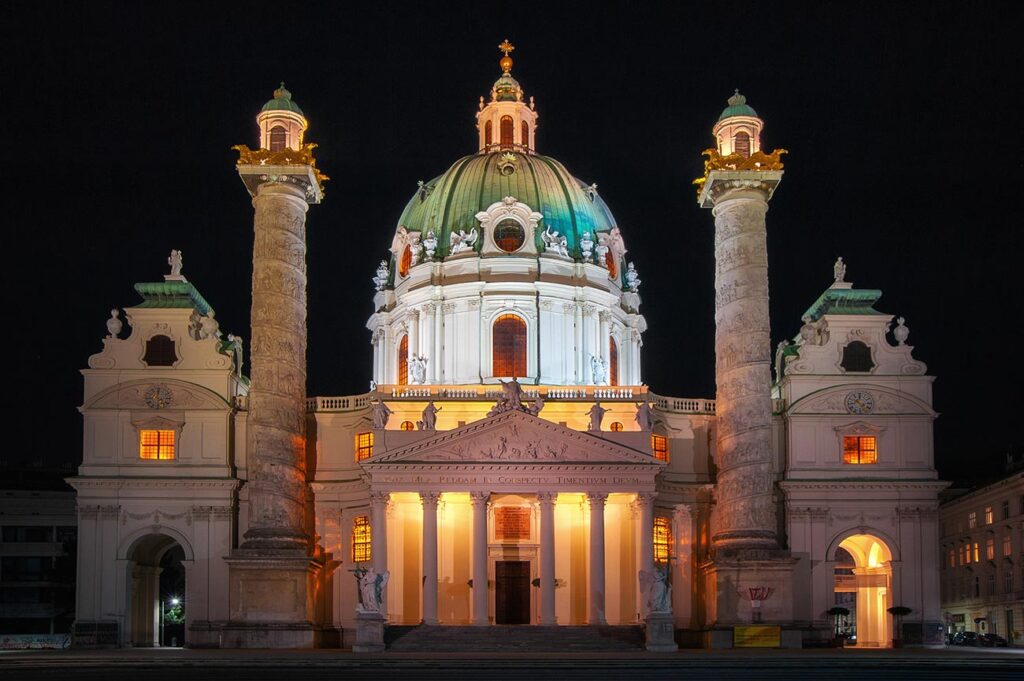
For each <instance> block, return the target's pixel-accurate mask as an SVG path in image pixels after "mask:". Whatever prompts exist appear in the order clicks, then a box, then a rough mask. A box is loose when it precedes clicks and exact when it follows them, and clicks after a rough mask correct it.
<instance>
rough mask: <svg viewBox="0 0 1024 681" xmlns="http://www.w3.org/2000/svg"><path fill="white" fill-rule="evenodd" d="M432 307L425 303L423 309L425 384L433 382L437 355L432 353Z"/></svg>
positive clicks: (433, 320) (430, 304)
mask: <svg viewBox="0 0 1024 681" xmlns="http://www.w3.org/2000/svg"><path fill="white" fill-rule="evenodd" d="M434 307H435V306H434V305H433V304H432V303H427V305H425V306H424V308H423V316H424V322H426V323H425V324H424V327H425V328H424V329H423V345H424V347H423V351H422V352H421V353H420V354H423V355H425V356H426V358H427V378H426V381H427V383H433V382H434V363H435V362H437V353H436V352H435V351H434V322H435V319H434Z"/></svg>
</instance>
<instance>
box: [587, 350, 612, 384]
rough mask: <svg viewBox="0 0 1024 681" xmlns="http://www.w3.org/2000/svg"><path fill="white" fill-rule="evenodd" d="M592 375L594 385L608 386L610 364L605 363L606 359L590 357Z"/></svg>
mask: <svg viewBox="0 0 1024 681" xmlns="http://www.w3.org/2000/svg"><path fill="white" fill-rule="evenodd" d="M590 375H591V378H592V379H593V381H594V385H608V364H607V363H606V362H605V361H604V357H600V356H598V355H591V356H590Z"/></svg>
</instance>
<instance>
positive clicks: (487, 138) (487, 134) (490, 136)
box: [484, 121, 494, 147]
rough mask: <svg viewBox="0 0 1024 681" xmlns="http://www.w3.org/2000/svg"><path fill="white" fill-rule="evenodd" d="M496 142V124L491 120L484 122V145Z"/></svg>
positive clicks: (487, 145)
mask: <svg viewBox="0 0 1024 681" xmlns="http://www.w3.org/2000/svg"><path fill="white" fill-rule="evenodd" d="M493 143H494V125H492V124H491V122H490V121H487V122H486V123H484V146H485V147H489V146H491V144H493Z"/></svg>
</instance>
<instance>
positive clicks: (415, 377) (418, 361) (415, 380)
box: [409, 356, 427, 385]
mask: <svg viewBox="0 0 1024 681" xmlns="http://www.w3.org/2000/svg"><path fill="white" fill-rule="evenodd" d="M409 377H410V378H411V379H412V380H411V381H410V383H412V384H413V385H423V384H424V383H426V382H427V358H426V357H423V356H416V357H412V358H410V359H409Z"/></svg>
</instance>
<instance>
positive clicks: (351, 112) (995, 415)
mask: <svg viewBox="0 0 1024 681" xmlns="http://www.w3.org/2000/svg"><path fill="white" fill-rule="evenodd" d="M1021 6H1022V5H1020V4H1019V3H1014V4H1010V3H971V2H961V3H956V4H955V5H954V3H934V2H930V3H920V4H914V3H904V2H901V3H878V4H875V3H870V2H868V3H864V2H861V3H842V4H837V3H811V2H806V3H797V4H787V3H780V2H759V3H753V4H746V3H741V2H731V3H711V2H708V3H689V2H687V3H683V2H677V3H665V6H664V7H655V6H653V5H652V6H650V7H648V6H647V4H646V3H638V2H632V3H623V4H622V5H618V6H616V8H611V9H608V8H605V7H603V6H602V5H599V4H597V3H592V2H591V3H583V4H579V5H572V4H570V3H544V4H538V5H530V4H527V3H482V2H481V3H474V4H472V5H467V6H466V8H464V9H459V8H458V7H457V6H456V5H455V4H454V3H416V4H415V6H411V5H410V6H405V4H403V5H402V6H397V5H396V6H393V7H390V8H389V7H383V6H379V3H363V4H356V3H348V2H335V3H329V4H325V6H322V7H321V6H314V5H306V4H303V3H298V2H295V3H286V4H282V3H275V4H273V5H267V6H265V7H261V6H260V4H259V3H254V2H248V3H243V4H237V5H234V4H228V3H201V4H194V5H192V4H187V3H150V2H141V1H140V2H125V3H121V4H119V5H116V6H104V5H102V4H101V3H94V2H66V3H51V4H44V3H38V2H33V3H5V4H4V7H3V8H2V9H0V23H2V25H4V26H5V28H6V30H5V39H4V43H3V45H2V47H0V50H2V52H3V63H4V64H5V65H6V68H5V69H4V71H5V72H6V73H5V75H4V77H3V81H0V92H2V93H3V94H2V98H3V99H2V101H3V106H2V107H0V108H2V111H3V113H2V114H0V115H2V116H3V118H4V124H3V127H4V133H5V134H4V136H3V137H4V144H3V154H4V162H3V164H2V168H3V170H2V172H3V185H2V186H3V192H4V196H5V201H4V210H3V213H4V220H3V224H4V234H5V237H6V248H5V251H6V253H5V257H4V260H3V261H4V270H5V271H4V286H3V288H4V294H5V297H6V299H7V304H6V306H5V308H6V330H5V333H4V335H5V341H4V349H5V352H4V359H5V362H6V364H7V365H8V368H6V369H5V371H4V376H5V379H6V386H5V388H6V390H5V392H6V400H5V401H6V402H7V404H8V410H7V411H6V412H5V413H6V417H7V427H8V429H9V431H13V433H14V436H13V437H11V435H10V434H8V435H5V437H4V441H5V443H8V444H7V445H6V446H5V448H4V450H3V451H2V453H0V456H2V457H3V460H5V461H8V462H10V461H19V460H26V461H30V460H31V461H43V462H70V461H78V460H79V458H80V456H81V417H80V416H79V414H78V413H77V411H76V409H75V407H76V406H78V405H79V404H81V397H82V394H81V388H82V379H81V376H80V375H79V373H78V371H79V369H81V368H83V367H85V366H86V360H87V358H88V356H89V355H90V354H92V353H94V352H97V351H99V350H100V348H101V338H102V337H103V336H104V335H105V333H106V331H105V326H104V322H105V320H106V319H107V317H108V316H109V310H110V308H111V307H127V306H131V305H134V304H136V303H137V302H138V301H139V299H138V297H137V295H136V294H135V292H134V291H133V289H132V284H133V283H134V282H139V281H158V280H161V275H163V274H164V273H165V272H166V270H167V268H166V264H165V263H166V258H167V254H168V252H169V251H170V250H171V249H172V248H178V249H181V250H182V251H183V252H184V258H185V267H184V274H185V275H186V276H187V277H188V278H189V280H190V281H191V282H192V283H194V284H195V285H196V286H197V287H198V288H199V290H200V291H201V292H202V294H203V295H204V296H205V297H206V299H207V300H208V301H210V303H211V305H213V307H214V308H215V309H216V311H217V318H218V320H220V322H221V330H222V331H224V332H225V333H229V332H234V333H239V334H241V335H242V336H243V337H244V338H245V339H246V340H247V341H248V340H249V338H250V337H251V335H250V333H249V328H248V316H249V304H250V297H249V286H250V281H249V279H250V274H251V260H250V258H251V245H252V208H251V206H250V203H249V197H248V195H247V194H246V191H245V189H244V188H243V186H242V183H241V182H240V180H239V179H238V176H237V173H236V172H235V169H234V164H235V159H236V158H237V155H236V153H235V152H233V151H232V150H231V146H232V145H233V144H239V143H245V144H249V145H250V146H256V143H257V130H256V127H255V121H254V117H255V115H256V113H257V112H258V111H259V108H260V106H261V105H262V104H263V103H264V102H265V101H266V100H268V99H269V98H270V97H271V94H272V91H273V89H274V88H275V87H276V86H277V84H278V81H280V80H284V81H286V83H287V86H288V89H289V90H291V92H292V93H293V96H294V98H295V100H296V102H298V104H299V105H300V106H301V107H302V109H303V111H304V112H305V113H306V115H307V117H308V118H309V120H310V129H309V131H308V132H307V140H309V141H315V142H317V143H318V144H319V145H320V147H319V149H318V158H319V165H320V167H321V168H322V169H323V170H324V171H325V172H326V173H327V174H328V175H330V176H331V178H332V179H331V181H330V182H329V183H328V184H327V196H326V200H325V202H324V203H323V204H322V205H320V206H314V207H312V208H311V209H310V213H309V220H308V235H309V237H308V238H309V394H311V395H342V394H352V393H361V392H364V391H365V390H366V389H367V385H368V383H369V380H370V369H371V348H370V342H369V334H368V332H367V331H366V329H365V326H364V324H365V322H366V319H367V317H368V316H369V315H370V314H371V312H372V304H371V300H372V296H373V285H372V283H371V281H370V278H371V277H372V276H373V272H374V269H375V267H376V264H377V262H378V261H379V260H380V259H381V258H382V257H385V256H386V255H387V248H388V246H389V245H390V243H391V236H392V234H393V232H394V229H395V226H396V221H397V219H398V216H399V214H400V213H401V210H402V208H403V207H404V205H405V202H406V201H407V200H408V199H409V198H410V197H411V196H412V194H413V192H414V191H415V189H416V181H417V180H421V179H422V180H429V179H430V178H432V177H434V176H436V175H438V174H440V173H441V172H443V171H444V170H446V169H447V168H448V166H449V165H451V163H452V162H453V161H455V160H456V159H457V158H459V157H460V156H462V155H464V154H467V153H472V152H473V151H475V148H476V131H475V129H474V114H475V112H476V111H477V100H478V98H479V96H480V95H487V94H488V93H489V91H490V86H491V84H492V83H493V82H494V80H495V79H496V78H497V77H498V76H499V75H500V72H499V69H498V66H497V62H498V59H499V57H500V56H501V55H500V53H499V52H498V50H497V49H496V47H497V45H498V43H499V42H501V40H502V39H504V38H506V37H507V38H508V39H509V40H511V41H512V42H513V43H514V44H515V45H516V47H517V49H516V51H515V52H514V53H513V55H512V56H513V58H514V59H515V67H514V68H513V75H514V76H515V77H516V78H517V79H518V80H519V82H520V83H521V84H522V85H523V87H524V88H525V90H526V93H527V95H528V96H529V95H533V96H535V97H536V101H537V109H538V111H539V113H540V127H539V129H538V133H537V140H538V142H537V144H538V150H539V151H540V152H541V153H544V154H547V155H550V156H553V157H555V158H557V159H559V160H560V161H562V162H563V163H565V165H566V166H567V167H568V168H569V170H570V171H571V172H572V173H573V174H575V175H576V176H577V177H579V178H581V179H582V180H584V181H586V182H587V183H590V182H597V183H598V184H599V186H600V191H601V195H602V196H603V197H604V199H605V200H606V201H607V202H608V205H609V206H610V208H611V210H612V211H613V212H614V214H615V216H616V218H617V221H618V223H619V225H620V227H621V228H622V231H623V235H624V238H625V242H626V246H627V248H628V249H629V256H628V259H630V260H632V261H634V262H635V263H636V265H637V269H638V270H639V272H640V274H641V277H642V278H643V286H642V288H641V294H642V296H643V299H644V305H643V307H642V308H641V310H642V312H643V313H644V314H645V316H646V318H647V321H648V325H649V331H648V332H647V334H646V335H645V338H644V348H643V362H644V375H645V380H646V381H647V382H648V383H649V384H650V385H651V387H652V389H653V390H655V391H656V392H658V393H661V394H666V395H674V396H682V397H711V396H713V395H714V355H713V343H714V327H713V260H712V232H713V221H712V216H711V215H710V212H708V211H704V210H701V209H700V208H699V207H698V206H697V204H696V202H695V200H694V191H693V189H692V187H691V184H690V183H691V181H692V180H693V178H695V177H697V176H698V175H700V174H701V173H702V168H703V166H702V157H701V155H700V152H701V150H703V149H705V148H707V147H708V146H711V144H712V137H711V126H712V125H713V123H714V122H715V120H716V118H717V116H718V114H719V112H720V111H721V110H722V108H723V107H724V106H725V103H726V102H725V100H726V98H727V97H728V96H729V95H730V94H732V91H733V88H736V87H738V88H740V90H741V91H742V92H743V93H744V94H745V95H746V96H747V98H748V102H749V103H750V104H751V105H752V106H753V107H754V108H755V109H756V110H757V112H758V113H759V114H760V116H761V117H762V118H763V119H764V120H765V122H766V128H765V133H764V136H763V142H764V146H765V147H766V148H768V149H771V148H775V147H785V148H787V149H789V150H790V155H789V156H788V157H786V159H785V163H786V175H785V179H784V181H783V182H782V184H781V186H780V188H779V190H778V191H777V193H776V194H775V197H774V199H773V200H772V202H771V208H770V211H769V213H768V243H769V259H770V270H769V276H770V280H771V314H772V329H773V333H772V345H773V347H774V345H775V344H776V343H778V341H779V340H781V339H782V338H783V337H790V336H792V335H793V334H795V333H796V332H797V330H798V329H799V326H800V315H801V313H802V312H803V311H804V310H805V309H806V308H807V307H808V306H809V305H810V303H812V302H813V301H814V300H815V298H816V297H817V296H818V295H819V294H820V293H821V291H822V290H824V289H825V288H826V287H827V286H828V285H829V284H830V282H831V279H832V263H833V261H834V260H835V258H836V256H839V255H841V256H843V257H844V259H845V260H846V261H847V263H848V265H849V270H848V277H847V278H848V279H849V280H852V281H853V282H854V283H855V285H856V286H858V287H863V288H880V289H882V290H883V291H884V295H883V297H882V299H881V300H880V301H879V303H878V305H877V307H878V309H880V310H883V311H885V312H890V313H894V314H900V315H904V316H905V317H906V319H907V326H908V327H909V328H910V329H911V334H910V339H909V343H910V344H911V345H913V346H915V347H916V350H915V356H916V357H918V358H919V359H922V360H924V361H925V362H927V363H928V368H929V373H930V374H933V375H935V376H937V377H938V378H937V379H936V382H935V407H936V409H937V410H938V411H939V412H940V413H941V414H942V416H941V417H940V418H939V420H938V421H937V424H936V431H935V432H936V454H937V459H938V467H939V470H940V473H941V474H942V475H943V476H945V477H947V478H962V477H965V476H972V475H973V476H981V475H987V474H991V473H997V472H998V471H999V469H1000V467H1001V465H1002V462H1003V460H1004V455H1005V453H1006V452H1007V451H1009V450H1010V449H1020V447H1021V445H1022V443H1024V437H1022V436H1021V434H1020V429H1021V426H1020V423H1019V416H1018V411H1019V410H1018V408H1017V407H1018V403H1019V401H1020V390H1021V386H1022V380H1021V379H1022V371H1021V365H1020V355H1021V353H1020V349H1019V345H1020V339H1019V336H1018V335H1017V334H1016V333H1015V332H1012V327H1013V325H1014V322H1015V320H1016V318H1017V317H1018V316H1019V315H1020V314H1021V311H1022V310H1021V307H1022V306H1021V303H1020V301H1019V298H1018V296H1019V283H1018V282H1019V278H1020V275H1021V258H1020V252H1021V245H1022V237H1021V236H1020V230H1021V222H1022V221H1021V203H1020V200H1019V198H1018V197H1019V196H1020V194H1021V191H1022V188H1024V183H1022V180H1024V177H1022V158H1024V155H1022V153H1024V150H1022V143H1021V139H1022V135H1021V132H1020V126H1021V119H1022V116H1024V109H1022V108H1021V106H1020V105H1019V103H1018V104H1014V103H1013V102H1014V100H1015V98H1016V96H1019V95H1020V92H1021V89H1022V88H1021V85H1022V82H1021V81H1022V77H1021V71H1022V69H1021V55H1020V52H1019V50H1018V47H1017V46H1015V45H1014V43H1015V42H1016V33H1017V32H1018V31H1019V30H1020V27H1021V26H1022V21H1021V20H1022V18H1024V16H1022V11H1021V9H1020V8H1021ZM281 7H287V11H286V12H284V11H281V9H280V8H281ZM1014 7H1016V9H1014ZM1015 93H1016V94H1015Z"/></svg>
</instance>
